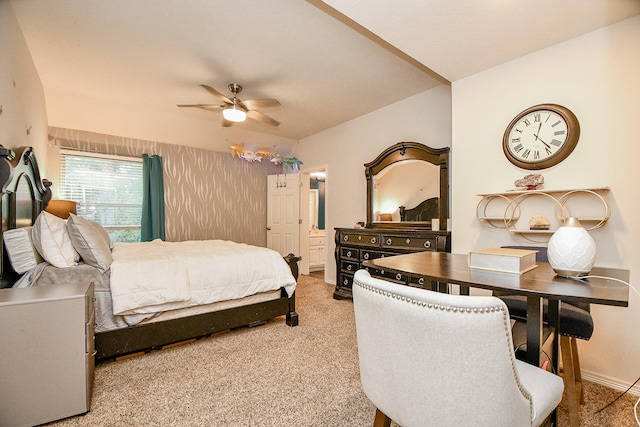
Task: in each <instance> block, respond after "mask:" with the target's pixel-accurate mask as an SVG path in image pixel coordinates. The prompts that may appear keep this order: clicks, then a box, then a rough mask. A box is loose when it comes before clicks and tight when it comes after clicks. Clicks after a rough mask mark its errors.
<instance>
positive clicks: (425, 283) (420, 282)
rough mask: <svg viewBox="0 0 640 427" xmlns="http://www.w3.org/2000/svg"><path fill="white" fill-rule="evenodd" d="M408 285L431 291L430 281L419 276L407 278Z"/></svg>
mask: <svg viewBox="0 0 640 427" xmlns="http://www.w3.org/2000/svg"><path fill="white" fill-rule="evenodd" d="M409 283H410V284H411V285H415V286H416V287H419V288H426V289H431V280H427V279H425V278H424V277H420V276H409Z"/></svg>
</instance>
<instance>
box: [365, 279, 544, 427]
mask: <svg viewBox="0 0 640 427" xmlns="http://www.w3.org/2000/svg"><path fill="white" fill-rule="evenodd" d="M353 284H354V285H356V286H359V287H361V288H363V289H365V290H367V291H370V292H373V293H376V294H380V295H382V296H384V297H387V298H392V299H397V300H400V301H404V302H408V303H410V304H413V305H417V306H420V307H426V308H429V309H434V310H445V311H453V312H454V313H457V312H458V311H460V313H463V314H464V313H471V311H473V312H474V313H495V312H502V318H503V324H504V327H505V333H506V334H507V337H508V336H509V330H510V329H511V325H510V323H509V322H507V318H508V317H509V315H508V313H507V312H506V311H505V309H504V307H503V306H496V307H485V308H481V309H478V308H474V309H471V308H468V307H451V306H443V305H439V304H433V303H428V302H425V301H418V300H415V299H411V298H407V297H405V296H403V295H398V294H394V293H393V292H389V291H381V290H380V289H378V288H375V287H373V286H371V285H366V284H364V283H361V282H359V281H357V280H354V281H353ZM513 356H514V357H511V358H510V359H511V371H512V373H513V376H514V378H515V379H516V384H517V385H518V389H519V390H520V393H522V395H523V396H524V397H525V398H526V399H527V400H529V410H530V412H531V419H533V404H532V402H531V395H530V394H529V392H527V390H525V389H524V388H522V384H521V383H520V377H519V376H518V372H517V369H516V365H515V355H513Z"/></svg>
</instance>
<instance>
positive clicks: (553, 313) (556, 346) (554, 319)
mask: <svg viewBox="0 0 640 427" xmlns="http://www.w3.org/2000/svg"><path fill="white" fill-rule="evenodd" d="M561 304H562V303H561V302H560V300H549V302H548V310H549V311H548V313H547V322H548V324H549V326H550V327H551V328H553V344H552V347H551V351H552V352H553V354H551V363H552V364H553V369H555V371H556V372H558V361H559V359H560V353H559V351H560V305H561Z"/></svg>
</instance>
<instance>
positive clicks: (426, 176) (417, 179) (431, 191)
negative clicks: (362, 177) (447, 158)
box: [373, 160, 440, 222]
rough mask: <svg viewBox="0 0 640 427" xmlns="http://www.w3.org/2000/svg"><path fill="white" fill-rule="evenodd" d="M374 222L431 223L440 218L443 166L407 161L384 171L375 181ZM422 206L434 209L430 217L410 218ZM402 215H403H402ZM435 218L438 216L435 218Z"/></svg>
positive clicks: (415, 215)
mask: <svg viewBox="0 0 640 427" xmlns="http://www.w3.org/2000/svg"><path fill="white" fill-rule="evenodd" d="M373 183H374V190H373V191H374V196H373V210H374V212H375V221H376V222H384V221H396V222H397V221H427V220H428V221H430V220H431V218H437V217H438V210H437V206H438V203H437V200H436V201H433V200H431V199H434V198H435V199H437V198H438V197H439V196H440V167H439V166H436V165H433V164H431V163H427V162H424V161H422V160H407V161H404V162H401V163H394V164H392V165H389V166H387V167H386V168H384V169H383V170H382V171H380V173H378V174H377V175H376V176H375V177H374V178H373ZM422 203H425V204H430V205H432V206H431V207H433V206H435V210H434V211H433V213H432V214H431V215H430V216H426V214H425V213H424V212H421V213H419V214H418V213H416V214H414V215H411V211H412V210H413V209H415V208H418V207H420V205H421V204H422ZM401 212H402V215H401ZM434 215H435V216H434Z"/></svg>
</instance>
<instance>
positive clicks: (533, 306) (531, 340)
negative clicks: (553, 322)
mask: <svg viewBox="0 0 640 427" xmlns="http://www.w3.org/2000/svg"><path fill="white" fill-rule="evenodd" d="M542 333H543V329H542V298H540V297H537V296H527V363H530V364H532V365H535V366H540V347H541V345H542Z"/></svg>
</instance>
